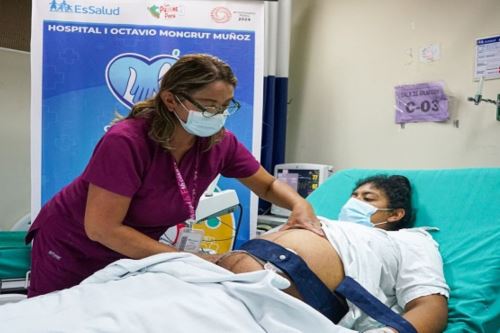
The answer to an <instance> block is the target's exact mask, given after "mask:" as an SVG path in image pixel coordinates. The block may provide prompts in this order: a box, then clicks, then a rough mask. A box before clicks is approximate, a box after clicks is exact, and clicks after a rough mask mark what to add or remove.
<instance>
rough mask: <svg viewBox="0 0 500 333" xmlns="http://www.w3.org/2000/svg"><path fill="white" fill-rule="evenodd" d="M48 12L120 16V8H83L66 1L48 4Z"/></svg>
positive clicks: (53, 1)
mask: <svg viewBox="0 0 500 333" xmlns="http://www.w3.org/2000/svg"><path fill="white" fill-rule="evenodd" d="M49 10H50V11H51V12H61V13H75V14H89V15H114V16H118V15H120V7H114V8H111V7H105V6H83V5H80V4H72V3H69V2H68V1H66V0H61V1H57V0H52V1H50V2H49Z"/></svg>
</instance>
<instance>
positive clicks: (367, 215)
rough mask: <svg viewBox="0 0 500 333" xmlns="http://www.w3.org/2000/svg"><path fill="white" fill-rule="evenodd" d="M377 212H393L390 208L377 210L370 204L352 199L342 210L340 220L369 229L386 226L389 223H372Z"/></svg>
mask: <svg viewBox="0 0 500 333" xmlns="http://www.w3.org/2000/svg"><path fill="white" fill-rule="evenodd" d="M377 210H392V209H390V208H377V207H375V206H373V205H370V204H369V203H367V202H365V201H362V200H359V199H356V198H350V199H349V200H347V202H346V203H345V205H344V206H343V207H342V209H341V210H340V214H339V220H340V221H347V222H353V223H358V224H361V225H365V226H367V227H374V226H377V225H381V224H385V223H387V222H388V221H385V222H380V223H375V224H374V223H372V222H371V217H372V215H373V214H375V212H376V211H377Z"/></svg>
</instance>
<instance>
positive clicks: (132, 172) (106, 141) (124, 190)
mask: <svg viewBox="0 0 500 333" xmlns="http://www.w3.org/2000/svg"><path fill="white" fill-rule="evenodd" d="M143 141H144V140H141V139H140V138H134V137H131V136H126V135H124V134H123V133H113V132H108V133H106V134H105V135H104V136H103V137H102V138H101V140H100V141H99V143H98V144H97V146H96V148H95V149H94V153H93V154H92V157H91V159H90V161H89V164H88V165H87V168H86V169H85V171H84V172H83V175H82V178H83V179H84V180H85V181H87V182H89V183H92V184H94V185H96V186H99V187H101V188H104V189H106V190H108V191H111V192H113V193H117V194H120V195H123V196H127V197H132V196H133V195H134V193H135V192H136V191H137V190H138V189H139V187H140V186H141V184H142V175H143V172H144V170H145V168H146V163H147V162H146V159H145V158H144V154H145V152H146V151H147V147H146V146H145V144H144V142H143Z"/></svg>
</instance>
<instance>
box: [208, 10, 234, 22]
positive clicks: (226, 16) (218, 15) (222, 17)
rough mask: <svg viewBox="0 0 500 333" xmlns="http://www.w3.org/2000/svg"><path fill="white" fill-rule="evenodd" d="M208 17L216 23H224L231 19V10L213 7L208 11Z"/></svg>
mask: <svg viewBox="0 0 500 333" xmlns="http://www.w3.org/2000/svg"><path fill="white" fill-rule="evenodd" d="M210 17H212V20H213V21H214V22H216V23H226V22H229V20H230V19H231V11H230V10H229V9H227V8H226V7H215V8H214V9H212V12H210Z"/></svg>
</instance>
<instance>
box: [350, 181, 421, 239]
mask: <svg viewBox="0 0 500 333" xmlns="http://www.w3.org/2000/svg"><path fill="white" fill-rule="evenodd" d="M368 183H370V184H372V185H373V187H375V188H377V189H379V190H381V191H383V192H384V193H385V195H386V196H387V198H388V200H389V207H388V208H402V209H404V210H405V216H403V218H402V219H401V220H400V221H398V222H395V223H390V226H391V229H392V230H399V229H401V228H410V227H412V226H413V222H414V220H415V214H414V212H413V207H412V204H411V184H410V181H409V180H408V178H406V177H405V176H400V175H392V176H389V175H382V174H381V175H374V176H370V177H367V178H364V179H361V180H359V181H358V182H357V183H356V188H355V189H357V188H359V187H360V186H362V185H365V184H368Z"/></svg>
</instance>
